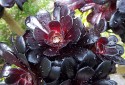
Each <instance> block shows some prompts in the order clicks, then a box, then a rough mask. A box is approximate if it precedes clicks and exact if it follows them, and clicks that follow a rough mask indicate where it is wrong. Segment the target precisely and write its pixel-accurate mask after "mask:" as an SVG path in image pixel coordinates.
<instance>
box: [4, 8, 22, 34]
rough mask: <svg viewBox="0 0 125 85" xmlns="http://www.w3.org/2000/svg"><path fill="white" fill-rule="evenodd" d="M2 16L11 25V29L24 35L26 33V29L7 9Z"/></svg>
mask: <svg viewBox="0 0 125 85" xmlns="http://www.w3.org/2000/svg"><path fill="white" fill-rule="evenodd" d="M2 18H3V19H4V20H5V21H6V23H7V24H8V25H9V26H10V29H11V31H13V32H14V33H16V34H17V35H22V34H23V33H24V30H23V29H22V28H21V26H20V25H19V24H18V23H17V22H16V21H15V20H14V19H13V18H12V16H11V15H10V14H8V13H7V11H6V10H4V14H3V16H2Z"/></svg>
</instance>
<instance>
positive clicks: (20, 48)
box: [15, 36, 26, 53]
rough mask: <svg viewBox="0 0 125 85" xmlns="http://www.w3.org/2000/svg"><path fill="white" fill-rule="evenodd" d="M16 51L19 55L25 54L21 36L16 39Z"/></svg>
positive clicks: (24, 45)
mask: <svg viewBox="0 0 125 85" xmlns="http://www.w3.org/2000/svg"><path fill="white" fill-rule="evenodd" d="M15 44H16V45H15V46H16V49H17V51H18V52H19V53H25V50H26V44H25V41H24V38H23V37H22V36H19V37H17V38H16V43H15Z"/></svg>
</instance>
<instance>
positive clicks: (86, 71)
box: [76, 67, 95, 82]
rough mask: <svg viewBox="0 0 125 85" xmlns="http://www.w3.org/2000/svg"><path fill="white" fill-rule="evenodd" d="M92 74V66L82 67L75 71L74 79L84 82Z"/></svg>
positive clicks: (93, 72)
mask: <svg viewBox="0 0 125 85" xmlns="http://www.w3.org/2000/svg"><path fill="white" fill-rule="evenodd" d="M94 74H95V71H94V70H93V69H92V68H90V67H84V68H81V69H80V70H79V71H78V72H77V74H76V79H77V80H80V81H83V82H86V81H89V80H90V79H91V78H92V77H93V75H94Z"/></svg>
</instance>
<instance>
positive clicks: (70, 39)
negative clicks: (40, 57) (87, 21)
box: [26, 3, 85, 56]
mask: <svg viewBox="0 0 125 85" xmlns="http://www.w3.org/2000/svg"><path fill="white" fill-rule="evenodd" d="M50 16H51V15H50V14H49V13H48V12H47V11H43V10H41V11H39V12H38V13H37V15H36V16H30V17H28V18H27V19H26V25H27V26H28V28H29V29H32V31H33V37H34V39H35V40H36V41H37V42H39V44H40V45H43V44H47V45H48V46H50V47H49V48H48V49H47V50H45V51H44V54H45V55H47V56H54V55H57V54H58V53H59V49H61V48H63V47H65V46H66V45H67V44H68V43H77V41H78V40H79V38H80V36H81V31H82V32H83V33H85V31H84V29H83V28H84V27H83V25H82V22H81V20H80V19H79V18H75V17H74V16H73V12H72V11H70V10H69V9H68V8H67V6H64V5H60V4H59V3H55V8H54V11H53V17H52V18H51V17H50Z"/></svg>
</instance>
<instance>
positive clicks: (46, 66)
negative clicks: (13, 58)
mask: <svg viewBox="0 0 125 85" xmlns="http://www.w3.org/2000/svg"><path fill="white" fill-rule="evenodd" d="M39 70H40V72H41V76H42V77H43V78H46V77H47V76H48V75H49V72H50V70H51V61H50V60H49V59H48V58H46V57H43V59H42V60H41V63H40V67H39Z"/></svg>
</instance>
